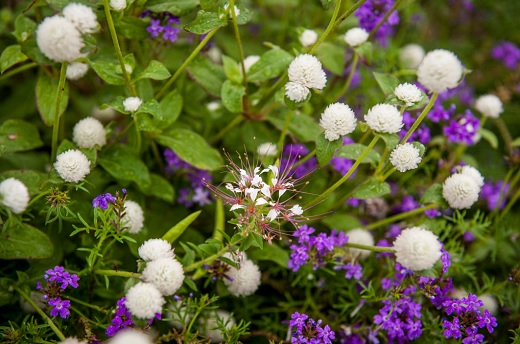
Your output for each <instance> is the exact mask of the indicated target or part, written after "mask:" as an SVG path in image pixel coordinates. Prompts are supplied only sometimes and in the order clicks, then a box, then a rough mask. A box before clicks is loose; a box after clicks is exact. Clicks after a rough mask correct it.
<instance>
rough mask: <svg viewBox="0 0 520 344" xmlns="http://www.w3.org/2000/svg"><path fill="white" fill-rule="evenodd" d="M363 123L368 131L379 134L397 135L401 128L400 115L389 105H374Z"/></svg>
mask: <svg viewBox="0 0 520 344" xmlns="http://www.w3.org/2000/svg"><path fill="white" fill-rule="evenodd" d="M365 122H366V124H367V125H368V126H369V127H370V129H372V130H374V131H377V132H380V133H389V134H394V133H398V132H399V131H400V130H401V128H402V127H403V117H402V116H401V113H400V112H399V110H398V109H397V108H396V107H395V106H393V105H390V104H377V105H374V106H373V107H372V108H371V109H370V110H368V112H367V114H366V115H365Z"/></svg>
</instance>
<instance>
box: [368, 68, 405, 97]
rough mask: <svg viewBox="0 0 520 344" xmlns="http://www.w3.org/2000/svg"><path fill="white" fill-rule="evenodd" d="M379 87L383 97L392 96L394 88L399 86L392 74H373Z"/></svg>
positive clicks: (397, 80)
mask: <svg viewBox="0 0 520 344" xmlns="http://www.w3.org/2000/svg"><path fill="white" fill-rule="evenodd" d="M373 74H374V77H375V78H376V81H377V83H378V84H379V87H380V88H381V90H382V91H383V93H384V94H385V95H388V94H393V93H394V90H395V88H396V87H397V86H398V85H399V83H400V82H399V79H397V78H396V77H395V76H393V75H392V74H383V73H376V72H373Z"/></svg>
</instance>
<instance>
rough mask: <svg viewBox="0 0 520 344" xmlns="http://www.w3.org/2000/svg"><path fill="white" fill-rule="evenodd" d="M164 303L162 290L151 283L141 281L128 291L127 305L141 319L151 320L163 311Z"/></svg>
mask: <svg viewBox="0 0 520 344" xmlns="http://www.w3.org/2000/svg"><path fill="white" fill-rule="evenodd" d="M164 303H165V301H164V298H163V296H162V294H161V292H160V291H159V289H157V287H156V286H154V285H153V284H151V283H145V282H139V283H137V284H136V285H134V286H133V287H132V288H130V289H129V290H128V292H127V293H126V300H125V306H126V308H128V310H129V311H130V313H132V315H133V316H135V317H136V318H139V319H146V320H150V319H152V318H153V317H155V314H157V313H159V314H160V313H162V306H163V305H164Z"/></svg>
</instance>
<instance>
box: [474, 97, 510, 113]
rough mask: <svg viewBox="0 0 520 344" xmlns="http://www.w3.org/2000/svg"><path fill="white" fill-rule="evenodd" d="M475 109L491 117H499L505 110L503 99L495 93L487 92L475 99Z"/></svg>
mask: <svg viewBox="0 0 520 344" xmlns="http://www.w3.org/2000/svg"><path fill="white" fill-rule="evenodd" d="M475 109H477V110H478V112H480V113H481V114H482V115H484V116H486V117H491V118H498V117H499V116H500V114H501V113H502V112H504V108H503V106H502V101H501V100H500V98H498V97H497V96H495V95H494V94H486V95H483V96H480V97H478V98H477V100H476V101H475Z"/></svg>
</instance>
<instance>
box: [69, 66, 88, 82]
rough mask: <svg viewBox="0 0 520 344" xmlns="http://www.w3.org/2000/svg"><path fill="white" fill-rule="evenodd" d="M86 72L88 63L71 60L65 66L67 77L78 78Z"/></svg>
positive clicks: (70, 78)
mask: <svg viewBox="0 0 520 344" xmlns="http://www.w3.org/2000/svg"><path fill="white" fill-rule="evenodd" d="M87 72H88V64H86V63H82V62H72V63H71V64H69V65H68V66H67V74H66V76H67V79H69V80H78V79H81V78H82V77H84V76H85V74H87Z"/></svg>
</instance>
